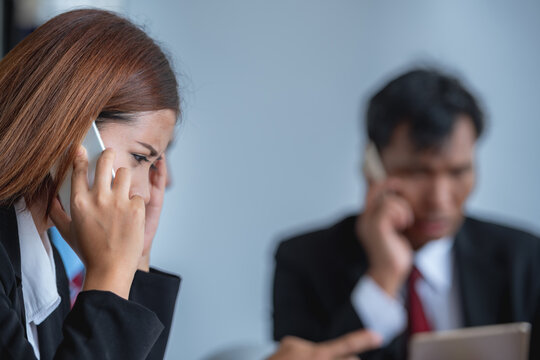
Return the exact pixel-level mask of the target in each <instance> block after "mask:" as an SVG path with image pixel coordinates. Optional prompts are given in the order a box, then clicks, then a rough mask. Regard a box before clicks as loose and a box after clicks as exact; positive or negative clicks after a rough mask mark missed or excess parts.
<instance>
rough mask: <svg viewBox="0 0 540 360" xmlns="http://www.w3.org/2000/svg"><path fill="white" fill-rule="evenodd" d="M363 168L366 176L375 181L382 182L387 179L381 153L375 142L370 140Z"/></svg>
mask: <svg viewBox="0 0 540 360" xmlns="http://www.w3.org/2000/svg"><path fill="white" fill-rule="evenodd" d="M362 170H363V172H364V175H365V176H366V178H367V179H368V180H370V181H373V182H381V181H384V180H385V179H386V171H385V170H384V165H383V163H382V160H381V156H380V155H379V151H378V150H377V147H376V146H375V144H374V143H373V142H371V141H370V142H369V143H368V145H367V147H366V152H365V153H364V163H363V165H362Z"/></svg>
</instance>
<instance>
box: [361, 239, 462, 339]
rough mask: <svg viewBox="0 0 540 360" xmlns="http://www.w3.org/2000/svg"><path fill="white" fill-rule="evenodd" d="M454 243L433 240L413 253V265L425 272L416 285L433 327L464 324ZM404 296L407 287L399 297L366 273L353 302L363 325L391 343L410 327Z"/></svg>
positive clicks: (452, 241) (435, 328) (440, 328)
mask: <svg viewBox="0 0 540 360" xmlns="http://www.w3.org/2000/svg"><path fill="white" fill-rule="evenodd" d="M453 244H454V239H452V238H443V239H439V240H434V241H431V242H429V243H427V244H426V245H424V246H423V247H422V248H421V249H420V250H418V251H416V253H415V255H414V264H415V266H416V268H417V269H418V270H419V271H420V273H421V274H422V278H420V279H418V281H417V282H416V285H415V287H416V291H417V293H418V296H419V297H420V300H421V301H422V306H423V309H424V313H425V315H426V317H427V320H428V321H429V323H430V325H431V328H432V330H450V329H457V328H460V327H462V325H463V318H462V315H463V314H462V310H461V304H460V300H459V284H458V281H457V276H456V271H455V266H454V257H453V252H452V248H453ZM405 297H406V291H405V287H404V288H403V289H402V291H401V292H400V295H399V297H398V298H397V299H396V298H393V297H391V296H390V295H388V294H387V293H386V292H385V291H384V290H383V289H381V287H380V286H379V285H378V284H377V283H376V282H375V281H374V280H373V279H372V278H371V277H370V276H369V275H364V276H362V277H361V278H360V280H359V281H358V284H357V285H356V287H355V288H354V290H353V292H352V295H351V301H352V304H353V307H354V308H355V310H356V312H357V314H358V316H359V317H360V319H362V322H363V323H364V326H365V327H366V328H368V329H371V330H373V331H375V332H377V333H379V334H380V335H381V336H382V337H383V339H384V343H385V344H388V343H390V342H391V341H392V340H393V339H394V338H395V337H397V336H398V335H399V334H401V333H402V332H403V331H404V330H405V329H406V328H407V321H408V320H407V310H406V309H405Z"/></svg>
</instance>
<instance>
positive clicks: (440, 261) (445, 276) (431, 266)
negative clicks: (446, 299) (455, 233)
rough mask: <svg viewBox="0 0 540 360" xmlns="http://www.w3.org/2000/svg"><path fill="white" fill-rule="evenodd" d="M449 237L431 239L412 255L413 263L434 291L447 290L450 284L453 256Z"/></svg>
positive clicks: (452, 240) (452, 243)
mask: <svg viewBox="0 0 540 360" xmlns="http://www.w3.org/2000/svg"><path fill="white" fill-rule="evenodd" d="M453 245H454V239H453V238H451V237H447V238H442V239H439V240H433V241H430V242H428V243H427V244H426V245H424V246H423V247H422V248H421V249H420V250H418V251H416V253H415V255H414V264H415V265H416V268H417V269H418V270H419V271H420V273H421V274H422V277H423V278H424V280H425V281H426V282H427V283H428V285H430V286H431V287H433V288H434V289H435V290H436V291H447V290H448V289H450V287H451V286H452V274H453V257H452V247H453Z"/></svg>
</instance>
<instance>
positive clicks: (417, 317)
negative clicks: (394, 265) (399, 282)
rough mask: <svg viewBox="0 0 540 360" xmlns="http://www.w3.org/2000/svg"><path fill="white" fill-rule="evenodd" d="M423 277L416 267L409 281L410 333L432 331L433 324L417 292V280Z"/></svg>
mask: <svg viewBox="0 0 540 360" xmlns="http://www.w3.org/2000/svg"><path fill="white" fill-rule="evenodd" d="M421 278H422V274H421V273H420V271H418V269H417V268H416V267H413V268H412V271H411V274H410V275H409V280H408V282H407V290H408V312H409V335H412V334H416V333H419V332H426V331H431V326H430V325H429V322H428V320H427V318H426V314H425V313H424V308H423V307H422V300H421V299H420V297H419V296H418V293H417V292H416V282H417V280H418V279H421Z"/></svg>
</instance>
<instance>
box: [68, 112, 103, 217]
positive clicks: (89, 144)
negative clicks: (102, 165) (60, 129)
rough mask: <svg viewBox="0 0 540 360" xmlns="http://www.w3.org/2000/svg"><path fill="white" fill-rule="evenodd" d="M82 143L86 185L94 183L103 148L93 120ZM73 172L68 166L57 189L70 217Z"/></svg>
mask: <svg viewBox="0 0 540 360" xmlns="http://www.w3.org/2000/svg"><path fill="white" fill-rule="evenodd" d="M82 145H83V146H84V147H85V149H86V154H87V156H88V186H90V187H91V186H92V185H93V184H94V176H95V173H96V164H97V160H98V159H99V157H100V155H101V153H102V152H103V150H105V145H103V140H101V136H100V135H99V130H98V128H97V126H96V123H95V121H93V122H92V126H90V129H89V130H88V132H87V133H86V136H85V137H84V140H83V142H82ZM72 173H73V167H71V166H70V168H69V170H68V172H67V174H66V178H65V179H64V182H63V183H62V185H61V186H60V190H59V191H58V197H59V198H60V203H61V204H62V206H63V207H64V211H65V212H66V213H67V214H68V215H69V216H70V217H71V206H70V204H71V175H72ZM112 176H113V178H114V170H112Z"/></svg>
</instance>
